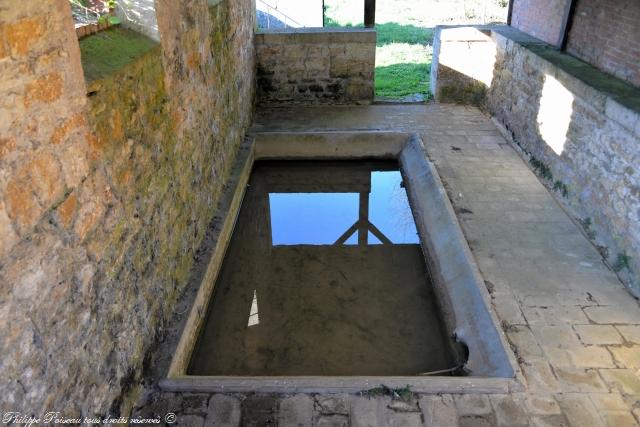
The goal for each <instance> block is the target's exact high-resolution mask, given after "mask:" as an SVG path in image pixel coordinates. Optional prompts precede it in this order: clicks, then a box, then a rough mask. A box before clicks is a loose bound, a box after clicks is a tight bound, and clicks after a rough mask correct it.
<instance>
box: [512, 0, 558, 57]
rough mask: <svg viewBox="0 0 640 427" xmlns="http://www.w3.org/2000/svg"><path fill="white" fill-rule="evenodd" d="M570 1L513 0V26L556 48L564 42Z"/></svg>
mask: <svg viewBox="0 0 640 427" xmlns="http://www.w3.org/2000/svg"><path fill="white" fill-rule="evenodd" d="M568 3H569V0H513V11H512V14H511V25H512V26H513V27H515V28H517V29H519V30H520V31H524V32H525V33H527V34H530V35H532V36H533V37H536V38H538V39H540V40H543V41H545V42H547V43H549V44H552V45H554V46H559V45H560V42H561V40H562V22H563V19H564V15H565V9H566V6H567V4H568Z"/></svg>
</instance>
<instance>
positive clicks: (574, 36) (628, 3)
mask: <svg viewBox="0 0 640 427" xmlns="http://www.w3.org/2000/svg"><path fill="white" fill-rule="evenodd" d="M567 51H568V52H569V53H572V54H574V55H576V56H577V57H578V58H581V59H583V60H585V61H587V62H589V63H590V64H593V65H595V66H596V67H598V68H600V69H601V70H603V71H605V72H607V73H611V74H613V75H614V76H617V77H619V78H621V79H624V80H627V81H628V82H630V83H632V84H634V85H635V86H640V2H638V1H637V0H578V2H577V4H576V11H575V17H574V19H573V25H572V26H571V31H570V32H569V42H568V45H567Z"/></svg>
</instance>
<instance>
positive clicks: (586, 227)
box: [578, 218, 596, 240]
mask: <svg viewBox="0 0 640 427" xmlns="http://www.w3.org/2000/svg"><path fill="white" fill-rule="evenodd" d="M578 222H579V223H580V225H582V228H583V229H584V232H585V233H586V234H587V237H588V238H589V239H591V240H594V239H595V238H596V232H595V231H593V230H592V229H591V218H585V219H578Z"/></svg>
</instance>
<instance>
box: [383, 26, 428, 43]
mask: <svg viewBox="0 0 640 427" xmlns="http://www.w3.org/2000/svg"><path fill="white" fill-rule="evenodd" d="M376 31H377V32H378V41H377V45H378V46H384V45H387V44H389V43H407V44H421V45H431V44H432V43H433V29H432V28H421V27H415V26H413V25H400V24H396V23H395V22H388V23H386V24H378V25H376Z"/></svg>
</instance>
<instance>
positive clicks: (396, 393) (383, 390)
mask: <svg viewBox="0 0 640 427" xmlns="http://www.w3.org/2000/svg"><path fill="white" fill-rule="evenodd" d="M364 394H366V395H367V396H371V397H376V396H389V397H392V398H394V399H404V400H409V399H411V396H412V394H413V392H412V391H411V388H410V387H409V386H408V385H407V386H406V387H402V388H390V387H387V386H386V385H384V384H381V385H380V386H379V387H375V388H372V389H370V390H368V391H366V392H365V393H364Z"/></svg>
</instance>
